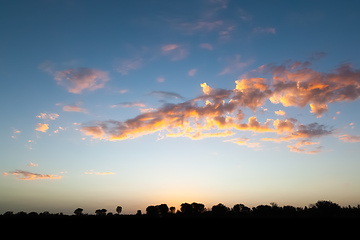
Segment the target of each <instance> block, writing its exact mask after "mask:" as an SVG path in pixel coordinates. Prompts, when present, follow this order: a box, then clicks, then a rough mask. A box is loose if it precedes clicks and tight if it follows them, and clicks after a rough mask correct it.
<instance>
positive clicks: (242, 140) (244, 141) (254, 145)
mask: <svg viewBox="0 0 360 240" xmlns="http://www.w3.org/2000/svg"><path fill="white" fill-rule="evenodd" d="M249 140H250V139H249V138H234V139H229V140H224V141H223V142H232V143H235V144H237V145H240V146H247V147H248V148H257V147H260V143H258V142H249Z"/></svg>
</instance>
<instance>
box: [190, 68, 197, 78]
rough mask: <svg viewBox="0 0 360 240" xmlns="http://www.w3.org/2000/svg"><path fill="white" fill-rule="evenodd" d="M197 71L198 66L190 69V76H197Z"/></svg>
mask: <svg viewBox="0 0 360 240" xmlns="http://www.w3.org/2000/svg"><path fill="white" fill-rule="evenodd" d="M196 71H197V70H196V68H193V69H191V70H189V71H188V75H189V76H190V77H193V76H195V73H196Z"/></svg>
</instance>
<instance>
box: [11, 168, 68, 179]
mask: <svg viewBox="0 0 360 240" xmlns="http://www.w3.org/2000/svg"><path fill="white" fill-rule="evenodd" d="M8 174H11V175H14V176H16V178H17V179H21V180H38V179H61V178H62V176H59V175H53V174H39V173H32V172H28V171H23V170H15V171H11V172H7V173H6V176H7V175H8Z"/></svg>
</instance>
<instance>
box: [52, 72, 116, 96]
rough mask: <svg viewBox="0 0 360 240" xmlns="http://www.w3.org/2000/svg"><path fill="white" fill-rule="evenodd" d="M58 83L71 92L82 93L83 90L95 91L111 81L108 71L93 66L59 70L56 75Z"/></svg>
mask: <svg viewBox="0 0 360 240" xmlns="http://www.w3.org/2000/svg"><path fill="white" fill-rule="evenodd" d="M54 78H55V80H56V82H57V84H59V85H63V86H65V87H66V88H67V90H68V91H69V92H70V93H75V94H80V93H82V91H83V90H89V91H95V90H96V89H99V88H103V87H104V86H105V83H106V82H107V81H109V77H108V73H107V72H103V71H100V70H97V69H91V68H85V67H82V68H77V69H67V70H64V71H58V72H56V73H55V76H54Z"/></svg>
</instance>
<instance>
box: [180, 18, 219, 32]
mask: <svg viewBox="0 0 360 240" xmlns="http://www.w3.org/2000/svg"><path fill="white" fill-rule="evenodd" d="M223 24H224V21H222V20H215V21H207V20H198V21H196V22H186V23H181V24H180V27H181V28H183V30H184V31H186V32H187V33H190V34H192V33H194V32H198V31H205V32H209V31H212V30H215V29H218V28H220V27H221V26H222V25H223Z"/></svg>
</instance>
